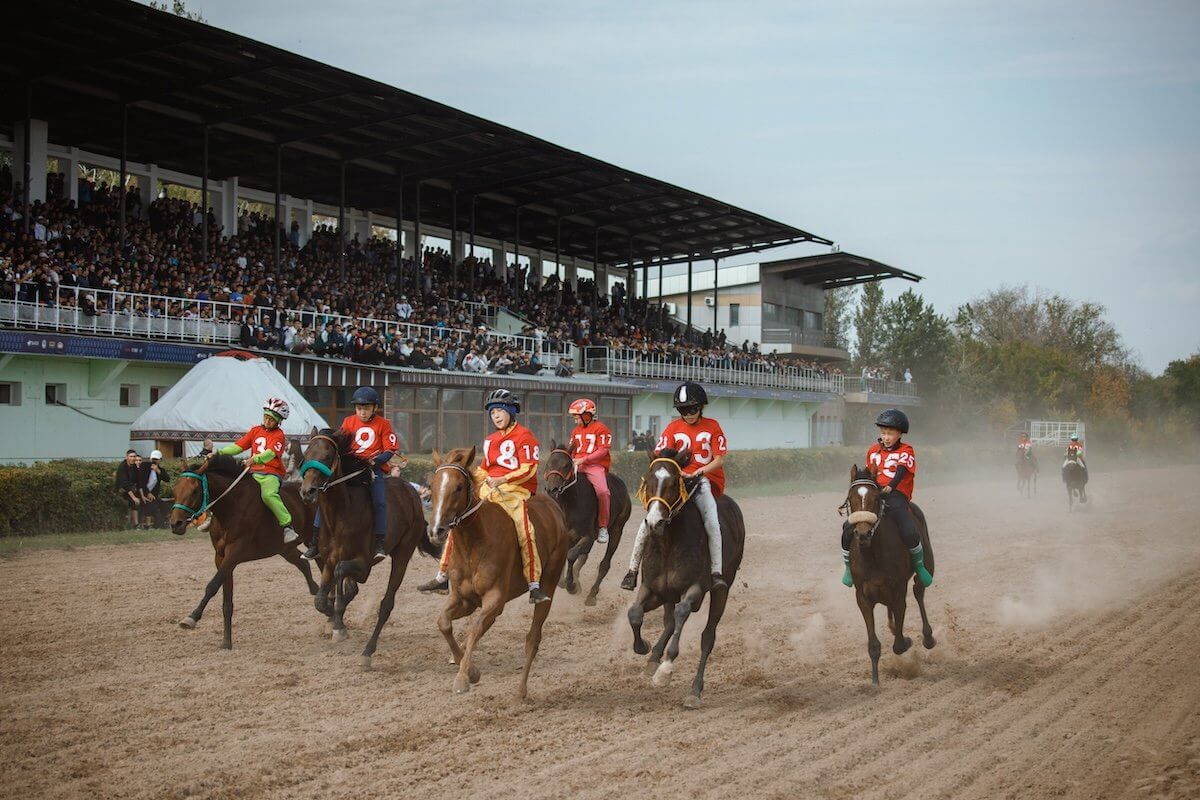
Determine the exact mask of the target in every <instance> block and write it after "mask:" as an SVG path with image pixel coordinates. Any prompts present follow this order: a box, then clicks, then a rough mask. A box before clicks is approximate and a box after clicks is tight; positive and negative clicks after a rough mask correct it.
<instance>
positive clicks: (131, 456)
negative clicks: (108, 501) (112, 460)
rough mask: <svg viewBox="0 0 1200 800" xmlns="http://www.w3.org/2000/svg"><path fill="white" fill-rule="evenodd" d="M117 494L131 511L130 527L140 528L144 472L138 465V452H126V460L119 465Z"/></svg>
mask: <svg viewBox="0 0 1200 800" xmlns="http://www.w3.org/2000/svg"><path fill="white" fill-rule="evenodd" d="M116 485H117V494H119V495H121V497H123V498H124V500H125V505H126V506H127V507H128V509H129V527H130V528H136V527H137V526H138V509H140V508H141V507H142V487H143V486H145V485H146V483H145V481H143V480H142V470H141V468H140V466H139V465H138V454H137V450H133V449H129V450H126V451H125V460H124V461H122V462H121V463H120V464H118V465H117V484H116Z"/></svg>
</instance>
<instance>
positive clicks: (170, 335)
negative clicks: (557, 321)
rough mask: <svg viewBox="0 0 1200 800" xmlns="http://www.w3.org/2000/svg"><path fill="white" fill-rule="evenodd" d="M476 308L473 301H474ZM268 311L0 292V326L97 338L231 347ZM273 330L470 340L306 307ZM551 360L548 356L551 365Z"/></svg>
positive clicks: (545, 351) (189, 301)
mask: <svg viewBox="0 0 1200 800" xmlns="http://www.w3.org/2000/svg"><path fill="white" fill-rule="evenodd" d="M477 305H478V304H477ZM274 310H275V309H271V308H268V307H265V306H262V307H260V306H247V305H244V304H242V303H231V302H228V301H219V300H197V299H194V298H186V297H170V296H165V295H152V294H143V293H139V292H126V291H122V290H120V289H91V288H82V287H78V286H71V287H67V286H60V287H58V289H57V290H52V291H51V292H50V294H49V295H48V296H43V293H42V292H41V291H35V292H33V293H32V296H31V295H30V294H29V293H25V295H24V296H22V292H21V290H20V286H17V285H14V286H13V288H12V292H11V293H5V295H4V296H3V297H0V323H3V324H6V325H11V326H16V327H29V328H33V329H34V330H52V331H67V332H73V333H85V334H94V335H100V336H121V337H129V338H146V339H162V340H168V341H188V342H199V343H201V344H237V343H238V342H239V340H240V332H241V324H242V322H243V321H257V320H258V319H259V318H260V317H261V315H263V314H267V313H271V312H272V311H274ZM279 311H280V312H281V314H282V317H283V320H282V322H281V325H280V327H282V326H283V325H288V324H291V322H293V321H299V322H300V324H301V325H302V326H303V327H307V328H312V329H313V330H314V332H319V331H320V330H322V329H324V327H325V325H326V324H327V323H329V322H332V323H334V324H335V325H340V326H341V327H342V328H343V330H346V329H349V328H350V327H351V326H353V327H368V328H378V329H379V330H381V331H383V332H385V333H388V334H391V335H392V336H393V337H395V336H399V337H401V338H403V339H413V340H428V341H440V340H443V339H447V338H452V337H459V338H462V339H464V340H470V339H473V338H474V336H475V333H474V332H473V331H469V330H464V329H460V328H448V327H446V328H443V327H437V326H432V325H420V324H416V323H409V322H402V321H400V320H394V319H393V320H383V319H376V318H374V317H350V316H345V315H342V314H332V313H328V312H322V311H315V310H307V309H287V308H285V309H280V310H279ZM485 339H486V340H487V341H488V342H489V343H492V342H495V343H506V344H512V345H515V346H517V347H518V348H519V349H520V350H522V351H523V352H525V353H531V354H538V355H539V356H540V357H542V358H543V360H545V357H546V356H559V357H562V356H565V357H567V358H569V359H570V360H571V361H573V362H574V361H576V359H577V348H576V347H575V345H574V344H573V343H571V342H551V341H546V340H542V341H541V342H540V343H539V342H538V340H537V339H536V338H534V337H532V336H520V335H517V334H505V333H499V332H496V331H489V332H488V333H487V334H485ZM557 362H558V359H557V358H555V359H554V363H557Z"/></svg>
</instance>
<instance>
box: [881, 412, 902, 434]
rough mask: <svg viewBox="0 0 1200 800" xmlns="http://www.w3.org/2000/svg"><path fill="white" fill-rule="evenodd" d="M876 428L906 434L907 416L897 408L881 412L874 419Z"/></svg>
mask: <svg viewBox="0 0 1200 800" xmlns="http://www.w3.org/2000/svg"><path fill="white" fill-rule="evenodd" d="M875 426H876V427H878V428H896V429H897V430H899V431H900V432H901V433H908V416H907V415H905V413H904V412H903V411H901V410H900V409H898V408H889V409H886V410H885V411H882V412H881V413H880V414H879V416H878V417H876V419H875Z"/></svg>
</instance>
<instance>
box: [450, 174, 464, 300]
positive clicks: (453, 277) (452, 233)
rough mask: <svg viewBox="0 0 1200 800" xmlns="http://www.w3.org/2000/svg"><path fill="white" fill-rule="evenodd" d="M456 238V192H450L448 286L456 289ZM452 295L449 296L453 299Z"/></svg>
mask: <svg viewBox="0 0 1200 800" xmlns="http://www.w3.org/2000/svg"><path fill="white" fill-rule="evenodd" d="M459 244H461V242H460V241H459V238H458V191H457V190H453V189H452V190H451V191H450V286H451V287H453V288H454V289H455V290H456V291H457V289H458V283H459V279H458V262H459V260H460V258H461V254H460V253H459V250H460V249H461V248H460V247H459ZM453 297H454V295H451V298H453Z"/></svg>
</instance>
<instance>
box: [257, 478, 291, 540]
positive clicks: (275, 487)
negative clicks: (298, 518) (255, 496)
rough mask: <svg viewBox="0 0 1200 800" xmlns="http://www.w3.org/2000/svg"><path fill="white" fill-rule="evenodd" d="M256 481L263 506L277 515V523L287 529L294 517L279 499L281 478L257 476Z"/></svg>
mask: <svg viewBox="0 0 1200 800" xmlns="http://www.w3.org/2000/svg"><path fill="white" fill-rule="evenodd" d="M254 480H256V481H258V491H259V494H261V495H262V501H263V504H264V505H265V506H266V507H267V508H269V509H270V510H271V513H272V514H274V515H275V521H276V522H278V523H279V524H280V525H282V526H283V527H285V528H286V527H287V526H288V525H291V524H292V515H291V513H290V512H289V511H288V510H287V506H285V505H284V504H283V500H281V499H280V498H279V478H277V477H275V476H274V475H255V476H254Z"/></svg>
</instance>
